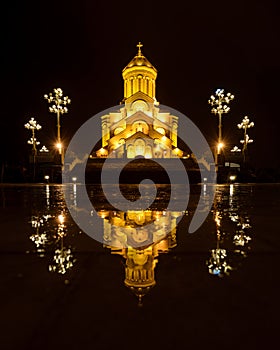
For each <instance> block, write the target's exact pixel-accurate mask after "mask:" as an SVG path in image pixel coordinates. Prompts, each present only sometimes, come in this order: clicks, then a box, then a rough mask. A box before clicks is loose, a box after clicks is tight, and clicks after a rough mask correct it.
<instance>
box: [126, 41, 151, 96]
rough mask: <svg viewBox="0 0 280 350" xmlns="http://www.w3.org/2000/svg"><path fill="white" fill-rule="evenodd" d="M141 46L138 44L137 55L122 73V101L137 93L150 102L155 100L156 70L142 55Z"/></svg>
mask: <svg viewBox="0 0 280 350" xmlns="http://www.w3.org/2000/svg"><path fill="white" fill-rule="evenodd" d="M142 46H143V45H142V44H141V43H140V42H139V44H138V45H137V47H138V53H137V55H136V56H135V57H134V58H133V59H132V60H131V61H130V62H129V64H128V65H127V66H126V67H125V68H124V69H123V71H122V76H123V80H124V99H123V101H125V100H126V99H129V98H130V97H131V96H133V95H135V96H136V95H137V94H139V92H140V93H143V94H145V96H147V98H148V99H150V100H151V101H154V100H155V93H156V85H155V80H156V78H157V70H156V68H155V67H154V66H153V65H152V64H151V63H150V62H149V61H148V60H147V58H146V57H145V56H144V55H143V54H142V51H141V47H142ZM138 97H139V96H138ZM138 97H137V98H138Z"/></svg>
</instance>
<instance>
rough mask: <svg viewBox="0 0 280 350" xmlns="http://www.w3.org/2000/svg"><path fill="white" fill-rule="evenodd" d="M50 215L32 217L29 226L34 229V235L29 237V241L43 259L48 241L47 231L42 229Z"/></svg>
mask: <svg viewBox="0 0 280 350" xmlns="http://www.w3.org/2000/svg"><path fill="white" fill-rule="evenodd" d="M50 218H51V215H42V216H32V217H31V226H32V228H34V231H35V232H34V233H33V234H32V235H30V236H29V238H30V240H31V241H32V242H33V243H34V244H35V246H36V251H37V253H38V254H39V255H40V256H41V257H43V256H44V253H45V247H46V245H47V244H48V243H49V241H50V237H49V234H48V230H46V229H45V228H44V226H45V224H46V223H47V221H48V220H49V219H50Z"/></svg>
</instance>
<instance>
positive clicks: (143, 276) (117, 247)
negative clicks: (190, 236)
mask: <svg viewBox="0 0 280 350" xmlns="http://www.w3.org/2000/svg"><path fill="white" fill-rule="evenodd" d="M98 213H99V216H100V217H102V218H103V219H104V242H105V247H107V248H110V250H111V253H112V254H119V255H121V256H122V257H123V258H125V260H126V264H125V279H124V284H125V286H126V287H128V288H129V289H130V290H131V291H132V292H133V293H134V294H135V295H136V296H137V298H138V301H139V305H141V303H142V298H143V296H145V295H146V294H147V293H148V292H149V291H150V290H151V288H152V287H154V286H155V284H156V280H155V267H156V264H157V261H158V260H157V257H158V255H159V253H167V252H168V251H169V249H171V248H174V247H175V246H176V245H177V242H176V219H177V217H178V216H180V215H181V213H179V212H171V211H159V210H142V211H128V212H127V213H124V212H117V211H111V210H100V211H99V212H98ZM152 222H153V223H154V225H153V226H152V229H149V226H148V224H150V223H152ZM140 227H141V230H138V231H137V230H136V228H140ZM135 244H136V245H137V244H139V247H137V248H136V247H135Z"/></svg>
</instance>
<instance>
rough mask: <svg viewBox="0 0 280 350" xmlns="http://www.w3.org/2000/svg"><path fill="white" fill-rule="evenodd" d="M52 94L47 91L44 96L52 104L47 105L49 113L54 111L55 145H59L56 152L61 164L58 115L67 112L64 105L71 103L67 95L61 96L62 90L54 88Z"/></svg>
mask: <svg viewBox="0 0 280 350" xmlns="http://www.w3.org/2000/svg"><path fill="white" fill-rule="evenodd" d="M53 91H54V96H53V94H52V93H49V95H47V94H46V95H44V98H45V99H46V100H48V103H52V105H51V106H50V107H49V111H50V112H51V113H55V114H56V116H57V145H59V147H58V146H57V148H58V152H59V154H61V155H62V164H63V145H62V143H61V137H60V115H62V114H64V113H67V112H68V108H67V107H66V105H68V104H70V103H71V100H70V98H69V97H68V96H64V97H63V91H62V90H61V89H60V88H58V89H54V90H53Z"/></svg>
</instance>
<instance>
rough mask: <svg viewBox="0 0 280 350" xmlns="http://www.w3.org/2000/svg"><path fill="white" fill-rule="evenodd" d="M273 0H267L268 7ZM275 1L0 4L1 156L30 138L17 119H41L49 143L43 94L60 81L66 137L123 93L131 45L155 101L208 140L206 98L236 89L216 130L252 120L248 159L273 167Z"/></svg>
mask: <svg viewBox="0 0 280 350" xmlns="http://www.w3.org/2000/svg"><path fill="white" fill-rule="evenodd" d="M273 4H274V5H273ZM276 5H277V2H276V1H275V2H274V3H269V2H268V1H265V2H264V1H254V2H253V1H242V2H236V1H235V2H225V1H223V2H218V1H215V2H210V1H207V2H201V1H196V2H190V3H188V2H184V1H172V2H167V3H163V2H162V1H154V2H149V1H140V2H126V1H93V0H86V1H83V0H81V1H79V2H78V1H52V0H51V1H13V2H10V3H9V4H6V5H5V7H3V5H2V11H1V12H2V19H1V21H2V30H1V34H2V40H1V61H2V62H1V63H2V64H1V78H2V88H3V92H2V95H1V96H2V103H1V114H2V115H1V141H0V142H1V144H0V145H1V153H0V156H1V159H5V160H6V161H7V160H9V161H12V160H13V161H14V162H20V161H22V159H24V157H25V156H26V153H27V152H28V150H29V148H30V147H29V146H28V145H27V144H26V141H27V139H28V138H29V136H30V133H29V132H28V130H26V129H24V124H25V123H26V122H27V121H28V120H29V119H30V117H35V119H36V120H37V121H38V122H39V123H40V124H41V125H42V127H43V128H42V130H41V131H40V132H38V134H37V136H38V139H39V140H40V141H41V144H45V145H46V146H48V147H50V145H51V144H52V143H53V142H54V139H55V133H56V117H55V115H53V114H52V115H51V114H50V113H49V112H48V104H47V101H46V100H44V98H43V95H44V94H45V93H49V92H51V91H52V90H53V88H55V87H61V88H62V89H63V91H64V93H65V94H66V95H68V96H69V97H70V98H71V99H72V104H71V105H70V106H69V113H68V114H66V115H64V116H63V117H62V120H61V123H62V136H63V137H64V138H68V139H69V138H71V136H72V135H73V134H74V133H75V131H76V130H77V129H78V128H79V127H80V126H81V125H82V124H83V122H85V121H86V120H87V119H89V118H90V117H91V116H93V115H94V114H96V113H98V112H100V111H102V110H104V109H106V108H108V107H111V106H114V105H117V104H119V102H120V101H121V100H122V98H123V81H122V76H121V71H122V69H123V68H124V67H125V66H126V64H127V63H128V62H129V61H130V60H131V59H132V58H133V57H134V55H135V54H136V52H137V48H136V44H137V43H138V41H141V42H142V43H143V45H144V46H143V49H142V51H143V54H144V55H145V56H146V57H147V58H148V59H149V60H150V62H151V63H152V64H153V65H154V66H155V67H156V68H157V70H158V79H157V100H158V101H159V102H160V103H162V104H165V105H168V106H170V107H173V108H175V109H177V110H179V111H180V112H182V113H184V114H185V115H187V116H188V117H189V118H190V119H191V120H193V121H194V122H195V123H196V125H197V126H198V127H199V128H200V129H201V130H202V132H203V133H204V134H205V136H206V138H207V140H208V141H209V142H210V143H211V142H213V140H214V139H215V137H216V135H217V122H218V118H217V116H215V115H213V114H211V112H210V109H211V107H210V105H208V102H207V101H208V99H209V96H210V95H211V94H212V93H214V91H215V90H216V89H217V88H224V89H225V90H226V92H231V93H233V94H234V95H235V100H233V101H232V102H231V105H230V106H231V111H230V113H229V114H228V115H226V116H225V117H224V118H223V126H224V127H223V135H224V138H225V139H226V140H228V142H230V143H232V144H238V145H240V144H239V140H240V139H241V131H240V130H238V129H237V126H236V125H237V123H239V122H241V120H242V118H243V117H244V116H245V115H248V116H249V118H250V119H251V120H253V121H254V122H255V128H253V129H251V130H250V132H249V135H250V136H251V137H252V138H253V139H254V141H255V142H254V144H252V145H249V150H250V153H251V156H252V158H253V164H254V165H255V166H256V167H280V157H279V153H278V150H279V136H278V135H279V132H278V125H279V122H278V115H279V111H278V103H279V93H280V89H279V80H280V40H279V34H280V30H279V12H278V10H277V6H276Z"/></svg>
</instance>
